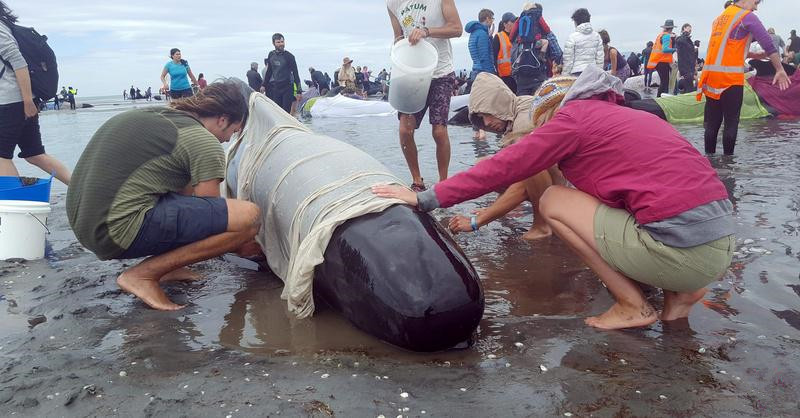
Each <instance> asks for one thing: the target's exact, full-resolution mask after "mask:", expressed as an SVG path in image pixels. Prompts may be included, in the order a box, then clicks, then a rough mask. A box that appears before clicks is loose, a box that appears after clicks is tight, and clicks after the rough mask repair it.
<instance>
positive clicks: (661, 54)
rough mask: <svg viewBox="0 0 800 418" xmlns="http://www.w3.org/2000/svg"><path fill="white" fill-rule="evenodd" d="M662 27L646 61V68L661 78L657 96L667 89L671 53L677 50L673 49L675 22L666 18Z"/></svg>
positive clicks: (670, 69) (670, 70)
mask: <svg viewBox="0 0 800 418" xmlns="http://www.w3.org/2000/svg"><path fill="white" fill-rule="evenodd" d="M661 28H662V29H664V31H663V32H661V34H660V35H658V38H656V41H655V44H654V45H653V52H651V53H650V59H649V60H648V61H647V69H648V70H650V71H653V70H655V71H656V72H657V73H658V78H659V79H660V80H661V81H659V83H658V97H661V94H663V93H666V92H668V91H669V77H670V73H671V72H672V61H673V59H672V54H674V53H675V51H677V49H675V34H673V33H672V30H673V29H674V28H675V22H674V21H673V20H672V19H667V21H666V22H664V26H662V27H661Z"/></svg>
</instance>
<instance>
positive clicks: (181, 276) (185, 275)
mask: <svg viewBox="0 0 800 418" xmlns="http://www.w3.org/2000/svg"><path fill="white" fill-rule="evenodd" d="M197 280H203V276H201V275H199V274H197V273H195V272H193V271H192V270H190V269H189V268H187V267H181V268H179V269H176V270H172V271H171V272H169V273H167V274H165V275H163V276H161V278H160V279H158V282H159V283H167V282H194V281H197Z"/></svg>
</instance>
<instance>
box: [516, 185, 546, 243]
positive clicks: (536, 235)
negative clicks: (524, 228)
mask: <svg viewBox="0 0 800 418" xmlns="http://www.w3.org/2000/svg"><path fill="white" fill-rule="evenodd" d="M552 185H553V179H552V178H551V177H550V173H548V172H547V170H545V171H542V172H541V173H538V174H536V175H535V176H532V177H529V178H528V179H527V180H525V192H526V194H527V195H528V200H529V201H530V202H531V205H533V226H532V227H531V229H530V230H529V231H528V232H526V233H525V234H524V235H522V238H523V239H525V240H528V241H533V240H537V239H541V238H546V237H549V236H551V235H553V229H552V228H550V225H548V224H547V220H545V218H544V216H543V215H542V211H541V203H540V199H541V197H542V195H543V194H544V192H545V191H546V190H547V188H548V187H550V186H552Z"/></svg>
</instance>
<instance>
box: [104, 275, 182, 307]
mask: <svg viewBox="0 0 800 418" xmlns="http://www.w3.org/2000/svg"><path fill="white" fill-rule="evenodd" d="M117 285H119V287H120V288H121V289H122V290H124V291H126V292H128V293H132V294H133V295H135V296H136V297H138V298H139V299H141V300H142V302H144V303H146V304H147V305H148V306H150V307H151V308H153V309H158V310H159V311H177V310H178V309H181V308H183V306H182V305H177V304H175V303H172V301H171V300H169V298H168V297H167V294H166V293H164V291H163V290H162V289H161V286H159V285H158V280H155V279H150V278H146V277H133V276H131V275H130V274H129V273H128V272H125V273H122V274H120V275H119V277H117Z"/></svg>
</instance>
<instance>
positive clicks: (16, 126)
mask: <svg viewBox="0 0 800 418" xmlns="http://www.w3.org/2000/svg"><path fill="white" fill-rule="evenodd" d="M16 22H17V16H15V15H14V14H13V13H12V12H11V9H9V8H8V6H6V4H5V3H4V2H3V1H0V58H2V61H0V65H2V67H0V73H2V76H0V176H14V177H18V176H19V172H18V171H17V167H16V166H15V165H14V162H13V161H12V160H13V158H14V150H15V149H16V148H17V147H19V149H20V152H19V154H18V155H17V156H18V157H20V158H24V159H25V160H27V161H28V162H29V163H31V164H33V165H35V166H37V167H39V168H41V169H42V170H43V171H44V172H46V173H55V177H56V178H57V179H59V180H61V182H63V183H64V184H67V185H69V180H70V177H71V173H70V171H69V169H67V167H65V166H64V164H62V163H61V162H60V161H58V160H56V159H55V158H53V157H52V156H50V155H49V154H47V153H46V152H45V150H44V145H42V134H41V132H40V130H39V116H38V115H39V106H38V104H39V103H38V102H39V100H38V99H37V98H36V97H34V96H33V91H32V90H31V77H30V73H29V72H28V63H27V62H25V58H23V57H22V54H21V53H20V51H19V45H18V44H17V40H16V39H15V38H14V35H13V34H12V33H11V25H13V24H15V23H16Z"/></svg>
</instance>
